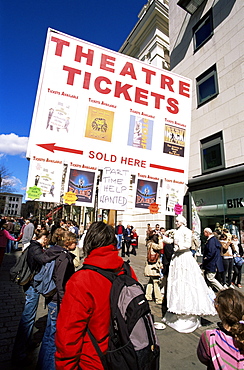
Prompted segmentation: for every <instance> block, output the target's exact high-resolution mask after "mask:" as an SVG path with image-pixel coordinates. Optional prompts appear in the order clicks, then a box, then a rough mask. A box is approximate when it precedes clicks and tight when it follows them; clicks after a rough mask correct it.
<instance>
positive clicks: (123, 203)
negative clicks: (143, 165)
mask: <svg viewBox="0 0 244 370" xmlns="http://www.w3.org/2000/svg"><path fill="white" fill-rule="evenodd" d="M129 187H130V173H129V171H128V170H121V169H116V168H111V167H105V168H104V169H103V175H102V181H101V182H100V184H99V190H98V208H101V209H115V210H117V211H125V210H126V208H127V202H128V195H129Z"/></svg>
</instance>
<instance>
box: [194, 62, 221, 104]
mask: <svg viewBox="0 0 244 370" xmlns="http://www.w3.org/2000/svg"><path fill="white" fill-rule="evenodd" d="M196 89H197V103H198V107H200V106H201V105H203V104H205V103H207V102H208V101H210V100H212V99H213V98H215V97H216V96H217V95H218V93H219V88H218V79H217V69H216V64H214V65H213V66H212V67H211V68H209V69H208V70H207V71H205V72H204V73H202V74H201V75H200V76H198V77H197V78H196Z"/></svg>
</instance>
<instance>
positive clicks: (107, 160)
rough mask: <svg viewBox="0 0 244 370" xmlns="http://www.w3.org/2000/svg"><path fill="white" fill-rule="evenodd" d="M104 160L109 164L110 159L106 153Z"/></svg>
mask: <svg viewBox="0 0 244 370" xmlns="http://www.w3.org/2000/svg"><path fill="white" fill-rule="evenodd" d="M104 160H105V161H106V162H109V159H107V154H106V153H105V154H104Z"/></svg>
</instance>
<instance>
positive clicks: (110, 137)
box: [27, 29, 191, 182]
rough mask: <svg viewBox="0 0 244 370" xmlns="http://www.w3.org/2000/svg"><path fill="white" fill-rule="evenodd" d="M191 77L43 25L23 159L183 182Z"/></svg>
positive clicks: (184, 177) (187, 154)
mask: <svg viewBox="0 0 244 370" xmlns="http://www.w3.org/2000/svg"><path fill="white" fill-rule="evenodd" d="M190 112H191V81H190V80H189V79H187V78H185V77H182V76H179V75H176V74H174V73H172V72H169V71H166V70H163V69H159V68H156V67H154V66H151V65H149V64H145V63H143V62H141V61H139V60H136V59H134V58H131V57H128V56H126V55H123V54H120V53H117V52H114V51H112V50H108V49H105V48H103V47H100V46H98V45H94V44H91V43H88V42H86V41H83V40H80V39H77V38H75V37H72V36H69V35H66V34H63V33H61V32H58V31H54V30H51V29H49V30H48V35H47V41H46V47H45V52H44V58H43V63H42V70H41V76H40V81H39V87H38V92H37V97H36V103H35V109H34V114H33V120H32V126H31V132H30V138H29V145H28V150H27V157H31V156H33V155H35V157H36V158H46V157H47V156H49V157H50V158H52V159H56V160H64V161H66V162H68V161H73V162H75V163H76V162H78V163H83V164H85V165H87V166H91V167H94V166H96V167H98V168H101V169H103V168H105V167H107V166H109V167H112V168H115V169H118V168H119V169H121V170H127V171H129V172H130V173H132V174H138V173H140V174H146V175H148V174H151V175H153V176H157V177H158V178H163V177H165V176H166V177H167V178H174V179H175V178H176V179H177V180H178V181H183V182H186V181H187V172H188V157H189V138H190V120H191V118H190Z"/></svg>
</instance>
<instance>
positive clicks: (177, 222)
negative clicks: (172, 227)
mask: <svg viewBox="0 0 244 370" xmlns="http://www.w3.org/2000/svg"><path fill="white" fill-rule="evenodd" d="M175 224H176V227H177V228H179V227H180V226H181V225H183V223H182V222H180V221H177V220H176V221H175Z"/></svg>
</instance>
